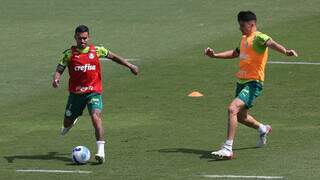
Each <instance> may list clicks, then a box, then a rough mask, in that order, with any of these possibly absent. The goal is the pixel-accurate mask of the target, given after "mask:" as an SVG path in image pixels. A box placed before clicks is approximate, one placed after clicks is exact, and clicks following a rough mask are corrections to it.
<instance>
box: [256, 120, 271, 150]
mask: <svg viewBox="0 0 320 180" xmlns="http://www.w3.org/2000/svg"><path fill="white" fill-rule="evenodd" d="M266 129H267V130H266V132H265V133H262V134H259V139H258V143H257V147H263V146H264V145H266V144H267V135H268V134H269V133H271V131H272V128H271V126H270V125H266Z"/></svg>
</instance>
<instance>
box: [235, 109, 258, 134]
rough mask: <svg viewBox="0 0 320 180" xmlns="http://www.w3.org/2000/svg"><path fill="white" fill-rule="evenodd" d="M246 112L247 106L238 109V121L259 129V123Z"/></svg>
mask: <svg viewBox="0 0 320 180" xmlns="http://www.w3.org/2000/svg"><path fill="white" fill-rule="evenodd" d="M248 112H249V110H248V109H247V108H243V109H241V110H240V112H239V113H238V121H239V123H241V124H244V125H246V126H248V127H251V128H254V129H259V126H260V124H261V123H260V122H258V121H257V120H256V119H254V118H253V117H252V116H251V115H250V114H249V113H248Z"/></svg>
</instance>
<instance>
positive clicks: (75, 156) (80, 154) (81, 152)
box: [72, 146, 90, 164]
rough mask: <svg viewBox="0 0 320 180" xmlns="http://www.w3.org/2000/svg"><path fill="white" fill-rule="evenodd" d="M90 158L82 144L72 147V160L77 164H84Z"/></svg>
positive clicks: (87, 150) (88, 152)
mask: <svg viewBox="0 0 320 180" xmlns="http://www.w3.org/2000/svg"><path fill="white" fill-rule="evenodd" d="M89 159H90V151H89V149H88V148H86V147H84V146H77V147H75V148H73V149H72V161H73V162H74V163H77V164H85V163H86V162H88V161H89Z"/></svg>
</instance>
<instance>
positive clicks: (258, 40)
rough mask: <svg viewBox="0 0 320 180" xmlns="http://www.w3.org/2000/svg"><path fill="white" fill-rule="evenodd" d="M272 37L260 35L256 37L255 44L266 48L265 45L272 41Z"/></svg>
mask: <svg viewBox="0 0 320 180" xmlns="http://www.w3.org/2000/svg"><path fill="white" fill-rule="evenodd" d="M270 38H271V37H270V36H268V35H266V34H263V33H259V34H257V35H256V37H255V43H257V45H259V46H265V43H266V42H267V41H268V40H269V39H270Z"/></svg>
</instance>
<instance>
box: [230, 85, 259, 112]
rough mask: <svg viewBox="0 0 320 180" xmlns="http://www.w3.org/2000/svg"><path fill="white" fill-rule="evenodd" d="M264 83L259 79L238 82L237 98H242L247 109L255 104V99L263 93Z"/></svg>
mask: <svg viewBox="0 0 320 180" xmlns="http://www.w3.org/2000/svg"><path fill="white" fill-rule="evenodd" d="M262 89H263V85H262V84H261V83H260V82H257V81H250V82H247V83H244V84H240V83H237V89H236V95H235V97H236V98H239V99H241V100H242V101H243V102H244V103H245V105H246V108H247V109H250V108H251V107H252V106H253V101H254V100H255V99H256V98H257V97H258V96H260V95H261V94H262Z"/></svg>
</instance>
